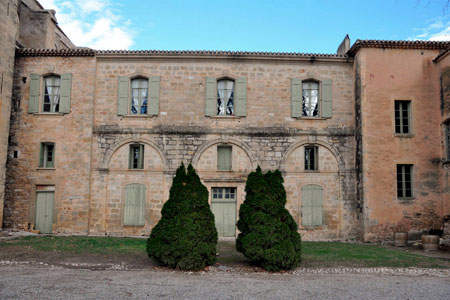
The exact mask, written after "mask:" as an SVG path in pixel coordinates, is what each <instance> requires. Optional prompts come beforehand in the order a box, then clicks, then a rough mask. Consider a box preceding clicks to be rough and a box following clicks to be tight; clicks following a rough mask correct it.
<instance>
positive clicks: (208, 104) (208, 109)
mask: <svg viewBox="0 0 450 300" xmlns="http://www.w3.org/2000/svg"><path fill="white" fill-rule="evenodd" d="M216 115H217V80H216V78H214V77H206V88H205V116H208V117H212V116H216Z"/></svg>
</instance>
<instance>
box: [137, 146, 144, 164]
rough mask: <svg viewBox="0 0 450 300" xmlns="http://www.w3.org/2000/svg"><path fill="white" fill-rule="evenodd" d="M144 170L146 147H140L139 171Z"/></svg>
mask: <svg viewBox="0 0 450 300" xmlns="http://www.w3.org/2000/svg"><path fill="white" fill-rule="evenodd" d="M143 168H144V145H139V157H138V169H143Z"/></svg>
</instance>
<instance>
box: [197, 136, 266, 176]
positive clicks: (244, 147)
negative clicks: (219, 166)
mask: <svg viewBox="0 0 450 300" xmlns="http://www.w3.org/2000/svg"><path fill="white" fill-rule="evenodd" d="M217 144H230V145H235V146H237V147H240V148H241V149H242V150H244V152H245V153H246V154H247V156H248V158H249V159H250V163H251V165H252V169H256V166H257V165H258V162H257V160H256V156H255V155H254V154H253V153H252V151H251V150H250V148H249V147H248V146H247V145H245V144H244V143H242V142H240V141H238V140H235V139H229V138H224V137H222V138H218V139H215V140H212V141H209V142H207V143H205V144H203V145H202V146H200V147H199V148H198V149H197V151H196V152H195V154H194V156H193V157H192V160H191V163H192V166H193V167H194V168H197V164H198V162H199V159H200V157H201V156H202V154H203V152H205V151H206V149H208V148H209V147H211V146H214V145H217Z"/></svg>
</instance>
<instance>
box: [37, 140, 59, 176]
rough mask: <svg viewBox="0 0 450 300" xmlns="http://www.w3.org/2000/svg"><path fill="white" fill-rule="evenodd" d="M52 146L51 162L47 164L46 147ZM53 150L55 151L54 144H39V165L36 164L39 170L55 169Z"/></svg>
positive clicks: (47, 150)
mask: <svg viewBox="0 0 450 300" xmlns="http://www.w3.org/2000/svg"><path fill="white" fill-rule="evenodd" d="M49 146H52V147H53V149H52V152H51V160H50V163H49V159H48V158H49V156H48V152H49V149H48V147H49ZM55 150H56V146H55V143H53V142H42V143H40V150H39V163H38V168H40V169H54V168H55V158H56V155H55Z"/></svg>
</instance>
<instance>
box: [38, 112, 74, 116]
mask: <svg viewBox="0 0 450 300" xmlns="http://www.w3.org/2000/svg"><path fill="white" fill-rule="evenodd" d="M66 114H67V113H61V112H38V113H33V115H35V116H64V115H66Z"/></svg>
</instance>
